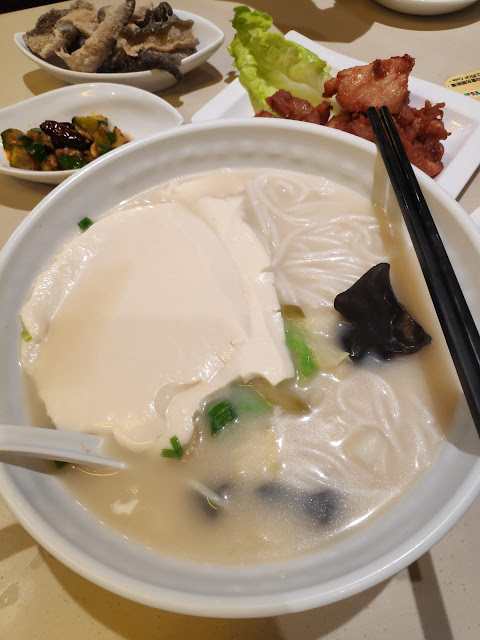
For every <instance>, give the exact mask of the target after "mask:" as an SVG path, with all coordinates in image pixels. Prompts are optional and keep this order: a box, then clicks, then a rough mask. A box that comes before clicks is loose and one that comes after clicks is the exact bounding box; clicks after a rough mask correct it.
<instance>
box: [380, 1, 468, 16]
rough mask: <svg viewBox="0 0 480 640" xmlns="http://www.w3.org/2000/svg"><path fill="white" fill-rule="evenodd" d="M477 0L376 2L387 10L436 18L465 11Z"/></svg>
mask: <svg viewBox="0 0 480 640" xmlns="http://www.w3.org/2000/svg"><path fill="white" fill-rule="evenodd" d="M476 1H477V0H377V2H378V3H379V4H383V5H384V6H385V7H388V8H389V9H394V10H395V11H399V12H400V13H410V14H412V15H417V16H436V15H441V14H443V13H453V11H460V9H465V7H469V6H470V5H471V4H474V3H475V2H476Z"/></svg>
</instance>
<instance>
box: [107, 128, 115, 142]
mask: <svg viewBox="0 0 480 640" xmlns="http://www.w3.org/2000/svg"><path fill="white" fill-rule="evenodd" d="M106 134H107V140H108V142H109V143H110V144H113V143H114V142H115V134H114V133H113V131H106Z"/></svg>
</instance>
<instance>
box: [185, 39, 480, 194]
mask: <svg viewBox="0 0 480 640" xmlns="http://www.w3.org/2000/svg"><path fill="white" fill-rule="evenodd" d="M285 37H286V38H287V39H288V40H292V41H293V42H296V43H297V44H301V45H302V46H304V47H305V48H306V49H309V50H310V51H313V52H314V53H316V54H317V55H318V56H319V57H320V58H322V60H326V61H327V62H328V63H329V64H330V65H331V67H332V75H333V76H335V75H336V74H337V73H338V71H340V70H341V69H346V68H348V67H354V66H357V65H362V64H365V62H361V61H359V60H354V59H353V58H349V57H348V56H344V55H342V54H340V53H336V52H335V51H332V50H331V49H328V48H327V47H324V46H323V45H321V44H318V42H314V41H313V40H310V39H309V38H306V37H305V36H302V35H301V34H300V33H297V32H296V31H289V32H288V33H287V34H286V36H285ZM409 89H410V103H411V105H412V106H413V107H416V108H420V107H423V106H424V105H425V100H430V102H431V103H433V104H435V103H436V102H445V109H444V118H443V119H444V122H445V127H446V129H447V131H450V133H451V135H450V136H449V137H448V139H447V140H446V141H445V142H444V146H445V154H444V156H443V163H444V169H443V171H442V172H441V173H440V174H439V175H438V176H437V177H436V178H435V182H437V184H439V185H440V186H442V187H443V188H444V189H445V190H446V191H448V193H450V195H452V196H453V197H454V198H456V197H457V196H458V195H459V193H460V192H461V190H462V189H463V187H464V186H465V185H466V184H467V182H468V180H469V179H470V177H471V176H472V174H473V172H474V171H475V170H476V168H477V167H478V165H479V164H480V103H479V102H477V101H476V100H473V99H472V98H467V97H465V96H462V95H461V94H459V93H456V92H455V91H452V90H451V89H446V88H445V87H441V86H439V85H436V84H433V83H431V82H426V81H425V80H419V79H418V78H414V77H410V79H409ZM253 115H254V111H253V108H252V105H251V103H250V99H249V97H248V93H247V91H246V90H245V89H244V87H243V86H242V85H241V84H240V81H239V80H238V78H237V79H236V80H234V81H233V82H232V83H231V84H229V85H228V87H226V88H225V89H224V90H223V91H221V92H220V93H219V94H218V95H217V96H215V98H213V100H211V101H210V102H208V103H207V104H206V105H204V106H203V107H202V108H201V109H200V110H199V111H197V113H196V114H195V115H194V116H193V117H192V122H202V121H204V120H217V119H218V120H223V119H227V118H249V117H252V116H253Z"/></svg>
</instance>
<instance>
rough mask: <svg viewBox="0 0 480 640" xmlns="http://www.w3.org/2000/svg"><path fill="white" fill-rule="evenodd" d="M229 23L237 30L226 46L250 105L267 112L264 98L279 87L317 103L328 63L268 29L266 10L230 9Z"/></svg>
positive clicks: (321, 99) (328, 71)
mask: <svg viewBox="0 0 480 640" xmlns="http://www.w3.org/2000/svg"><path fill="white" fill-rule="evenodd" d="M234 14H235V15H234V18H233V20H232V24H233V26H234V28H235V29H236V31H237V33H236V35H235V37H234V39H233V41H232V43H231V44H230V46H229V47H228V51H229V53H230V55H231V56H233V58H235V62H234V65H235V66H236V67H237V68H238V70H239V72H240V80H241V82H242V84H243V85H244V86H245V87H246V88H247V90H248V92H249V94H250V97H251V99H252V102H253V103H254V107H255V108H256V105H257V104H258V105H261V106H262V107H263V108H264V109H267V110H268V111H271V109H270V107H269V106H268V105H267V103H266V101H265V100H266V98H267V97H269V96H271V95H273V94H274V93H275V92H276V91H278V90H279V89H285V90H286V91H290V92H291V93H292V95H294V96H296V97H298V98H304V99H305V100H308V101H309V102H310V103H311V104H313V105H317V104H319V103H321V102H322V101H323V100H324V98H323V97H322V93H323V86H324V84H325V81H326V80H329V79H330V77H331V76H330V66H329V65H328V64H327V63H326V62H325V61H324V60H321V59H320V58H319V57H318V56H317V55H315V54H314V53H313V52H311V51H309V50H308V49H305V48H304V47H302V46H301V45H298V44H295V43H294V42H291V41H290V40H286V39H285V37H284V36H283V35H281V34H279V33H274V32H270V31H269V29H270V27H271V26H272V17H271V16H270V15H269V14H268V13H261V12H259V11H251V10H250V9H249V8H248V7H245V6H240V7H235V8H234Z"/></svg>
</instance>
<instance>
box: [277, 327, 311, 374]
mask: <svg viewBox="0 0 480 640" xmlns="http://www.w3.org/2000/svg"><path fill="white" fill-rule="evenodd" d="M283 324H284V326H285V340H286V343H287V347H288V349H289V350H290V354H291V356H292V360H293V366H294V367H295V371H296V374H297V377H299V378H300V379H305V378H308V377H309V376H311V375H312V373H315V371H318V368H319V367H318V364H317V362H316V361H315V357H314V355H313V352H312V349H311V348H310V346H309V344H308V341H307V340H308V338H307V334H306V332H305V330H304V329H303V328H302V327H301V326H300V325H299V324H298V323H297V322H295V321H293V320H287V319H284V321H283Z"/></svg>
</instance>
